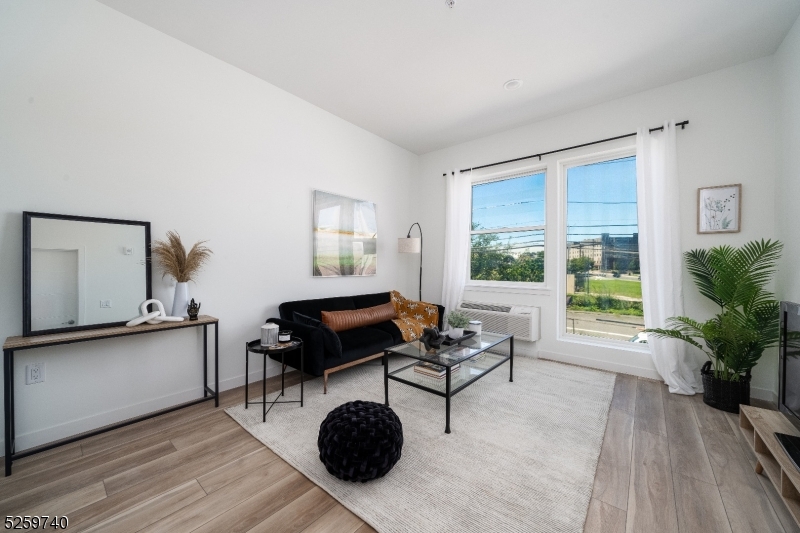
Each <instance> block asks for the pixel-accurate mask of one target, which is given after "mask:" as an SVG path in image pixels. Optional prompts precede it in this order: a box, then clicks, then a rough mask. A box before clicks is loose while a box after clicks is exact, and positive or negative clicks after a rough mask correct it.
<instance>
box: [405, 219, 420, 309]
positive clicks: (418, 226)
mask: <svg viewBox="0 0 800 533" xmlns="http://www.w3.org/2000/svg"><path fill="white" fill-rule="evenodd" d="M414 226H416V227H417V228H419V301H420V302H421V301H422V226H420V225H419V222H414V223H413V224H411V227H410V228H408V234H407V235H406V239H410V238H411V230H412V229H414Z"/></svg>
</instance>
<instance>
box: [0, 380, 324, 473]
mask: <svg viewBox="0 0 800 533" xmlns="http://www.w3.org/2000/svg"><path fill="white" fill-rule="evenodd" d="M287 370H288V369H287ZM280 373H281V369H280V364H276V365H267V378H271V377H273V376H277V375H279V374H280ZM262 376H263V374H262V372H261V370H260V369H259V370H257V371H255V372H250V377H249V379H248V382H250V383H252V382H254V381H260V380H261V378H262ZM310 378H311V376H309V379H310ZM242 386H244V374H241V375H239V376H235V377H232V378H228V379H224V380H222V381H220V382H219V390H220V392H224V391H226V390H230V389H235V388H236V387H242ZM211 387H212V388H213V387H214V384H213V383H211ZM202 395H203V389H202V388H200V387H196V388H192V389H188V390H184V391H181V392H176V393H173V394H167V395H165V396H161V397H159V398H154V399H152V400H146V401H144V402H139V403H136V404H133V405H128V406H125V407H120V408H119V409H113V410H111V411H105V412H103V413H98V414H95V415H90V416H87V417H84V418H79V419H76V420H70V421H67V422H63V423H61V424H57V425H55V426H50V427H46V428H42V429H37V430H35V431H31V432H29V433H25V434H17V439H16V440H17V451H22V450H27V449H28V448H33V447H34V446H40V445H42V444H47V443H49V442H53V441H57V440H60V439H64V438H67V437H70V436H72V435H78V434H79V433H84V432H86V431H91V430H93V429H97V428H101V427H103V426H108V425H110V424H114V423H117V422H121V421H123V420H128V419H129V418H134V417H137V416H141V415H143V414H147V413H151V412H154V411H159V410H161V409H166V408H167V407H171V406H173V405H178V404H180V403H184V402H188V401H191V400H194V399H197V398H200V397H202ZM19 416H20V415H19V413H17V417H19ZM1 450H5V439H2V438H0V451H1ZM4 455H5V453H3V455H0V457H3V456H4Z"/></svg>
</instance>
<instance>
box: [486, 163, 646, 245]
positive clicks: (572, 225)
mask: <svg viewBox="0 0 800 533" xmlns="http://www.w3.org/2000/svg"><path fill="white" fill-rule="evenodd" d="M544 191H545V174H544V172H540V173H537V174H531V175H528V176H522V177H519V178H512V179H507V180H502V181H495V182H491V183H485V184H481V185H476V186H475V187H473V188H472V221H473V223H477V224H479V225H480V227H481V228H482V229H493V228H503V227H506V228H518V227H525V226H538V225H541V224H544V223H545V221H544V209H545V202H544ZM567 226H568V230H567V233H568V239H569V240H570V241H573V240H583V239H590V238H592V237H599V236H600V234H601V233H610V234H612V235H630V234H632V233H636V232H638V226H637V215H636V158H635V157H626V158H624V159H615V160H613V161H605V162H602V163H596V164H592V165H585V166H580V167H573V168H571V169H569V170H568V171H567ZM509 237H511V239H512V242H513V243H514V244H517V243H519V244H522V243H525V244H528V243H530V244H533V245H535V244H538V243H537V241H540V240H541V239H542V237H541V235H539V236H537V235H535V234H531V233H528V232H526V233H523V234H516V235H514V234H503V235H502V236H501V238H502V240H503V241H506V240H508V238H509Z"/></svg>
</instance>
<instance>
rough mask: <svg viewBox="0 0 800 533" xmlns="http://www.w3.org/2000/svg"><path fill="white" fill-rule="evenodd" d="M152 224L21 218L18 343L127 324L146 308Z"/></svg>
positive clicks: (42, 216)
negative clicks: (20, 331) (20, 332)
mask: <svg viewBox="0 0 800 533" xmlns="http://www.w3.org/2000/svg"><path fill="white" fill-rule="evenodd" d="M149 257H150V223H149V222H138V221H133V220H114V219H106V218H90V217H76V216H69V215H52V214H45V213H30V212H25V213H23V277H24V280H23V281H24V292H23V315H22V316H23V335H25V336H30V335H43V334H48V333H61V332H65V331H74V330H81V329H91V328H99V327H112V326H120V325H123V324H125V323H126V322H127V321H128V320H130V319H131V318H133V317H135V316H138V315H139V305H140V304H141V303H142V302H143V301H144V300H149V299H150V297H151V296H150V295H151V289H150V277H151V274H150V262H149V261H148V258H149Z"/></svg>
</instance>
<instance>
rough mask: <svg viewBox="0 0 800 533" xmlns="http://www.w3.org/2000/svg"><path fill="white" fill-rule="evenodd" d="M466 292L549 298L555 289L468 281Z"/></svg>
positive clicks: (512, 283) (524, 284) (520, 284)
mask: <svg viewBox="0 0 800 533" xmlns="http://www.w3.org/2000/svg"><path fill="white" fill-rule="evenodd" d="M464 290H467V291H474V292H493V293H501V294H534V295H536V294H539V295H543V296H549V295H550V294H551V293H552V292H553V289H551V288H550V287H547V286H545V285H539V284H536V285H530V284H527V283H514V282H505V283H504V282H502V281H500V282H495V283H482V282H480V281H468V282H467V284H466V285H465V286H464Z"/></svg>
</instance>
